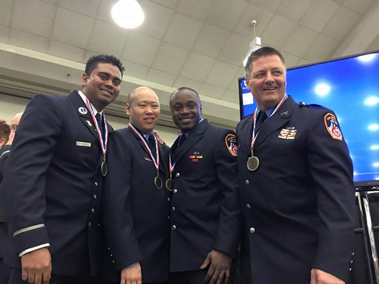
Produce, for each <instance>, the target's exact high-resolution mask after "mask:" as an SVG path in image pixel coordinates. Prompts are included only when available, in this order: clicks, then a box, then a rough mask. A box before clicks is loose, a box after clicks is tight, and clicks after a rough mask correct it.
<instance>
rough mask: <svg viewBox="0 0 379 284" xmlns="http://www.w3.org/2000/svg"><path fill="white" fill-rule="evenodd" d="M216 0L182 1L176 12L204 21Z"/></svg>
mask: <svg viewBox="0 0 379 284" xmlns="http://www.w3.org/2000/svg"><path fill="white" fill-rule="evenodd" d="M213 2H214V0H190V1H188V0H180V2H179V4H178V6H177V8H176V10H177V11H179V12H181V13H183V14H186V15H189V16H191V17H194V18H197V19H200V20H202V21H203V20H204V19H205V17H206V16H207V15H208V13H209V10H210V9H211V7H212V4H213Z"/></svg>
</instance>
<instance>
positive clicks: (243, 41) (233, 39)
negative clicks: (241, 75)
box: [219, 34, 251, 66]
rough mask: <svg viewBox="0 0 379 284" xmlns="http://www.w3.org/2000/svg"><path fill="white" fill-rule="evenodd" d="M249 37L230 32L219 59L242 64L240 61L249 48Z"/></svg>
mask: <svg viewBox="0 0 379 284" xmlns="http://www.w3.org/2000/svg"><path fill="white" fill-rule="evenodd" d="M250 42H251V39H248V38H246V37H244V36H241V35H237V34H232V35H231V36H230V38H229V40H228V42H227V43H226V45H225V47H224V49H223V50H222V52H221V54H220V57H219V59H221V60H223V61H226V62H229V63H232V64H235V65H240V66H242V61H243V60H244V59H245V56H246V54H247V52H248V51H249V48H250Z"/></svg>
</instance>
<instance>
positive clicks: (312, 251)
mask: <svg viewBox="0 0 379 284" xmlns="http://www.w3.org/2000/svg"><path fill="white" fill-rule="evenodd" d="M328 113H329V115H328ZM333 115H334V114H333V112H332V111H331V110H328V109H324V108H311V107H306V106H300V105H298V104H296V103H295V102H294V101H293V99H292V98H291V97H288V99H287V100H286V101H285V102H284V104H283V106H282V107H281V108H280V109H279V110H278V111H277V112H276V113H275V114H274V115H273V116H272V117H271V118H269V119H267V120H266V121H265V122H264V124H263V125H262V128H261V130H260V132H259V134H258V137H257V140H256V143H255V146H254V154H255V155H256V156H257V157H258V158H259V159H260V166H259V168H258V169H257V170H256V171H254V172H250V171H249V170H248V169H247V167H246V162H247V159H248V157H249V156H250V144H251V136H252V130H253V116H252V115H251V116H249V117H247V118H245V119H243V120H242V121H241V122H240V123H239V124H238V126H237V137H238V142H239V144H240V147H239V149H238V170H239V176H240V187H241V203H242V210H243V211H242V212H243V217H244V229H243V231H244V234H243V236H244V240H243V243H242V249H241V251H242V254H243V257H244V258H243V260H247V259H248V258H249V257H248V255H249V253H250V261H251V262H250V265H251V267H250V268H251V269H250V271H248V270H249V265H247V267H246V268H247V270H245V272H252V275H251V278H250V276H247V277H248V278H250V279H251V281H252V282H251V283H252V284H261V283H265V284H277V283H291V284H304V283H309V282H310V272H311V269H312V268H317V269H321V270H323V271H326V272H328V273H331V274H333V275H335V276H337V277H338V278H341V279H343V280H345V281H346V279H347V275H348V270H349V264H350V260H351V253H352V251H353V247H354V220H355V218H354V217H355V215H354V214H355V209H354V194H355V193H354V185H353V178H352V163H351V159H350V156H349V152H348V149H347V146H346V144H345V142H344V141H343V139H342V136H340V137H341V140H338V139H333V138H332V135H331V134H330V133H329V132H328V130H327V128H326V126H329V123H328V122H326V123H325V120H326V118H331V117H332V116H333ZM334 122H336V123H338V122H337V121H336V120H335V121H334ZM337 128H338V124H337ZM337 128H335V129H334V130H335V131H336V132H335V133H336V134H335V137H337V136H338V134H339V133H338V131H337V130H338V129H337ZM247 274H249V273H247Z"/></svg>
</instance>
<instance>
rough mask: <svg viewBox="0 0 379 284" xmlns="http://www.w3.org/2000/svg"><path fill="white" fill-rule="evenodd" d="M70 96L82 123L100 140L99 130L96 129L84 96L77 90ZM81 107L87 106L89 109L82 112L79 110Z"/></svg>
mask: <svg viewBox="0 0 379 284" xmlns="http://www.w3.org/2000/svg"><path fill="white" fill-rule="evenodd" d="M68 98H69V99H70V100H71V102H72V103H73V105H74V107H75V109H77V111H78V115H79V117H80V120H81V121H82V123H83V124H84V125H85V126H86V127H87V129H88V130H89V131H90V132H91V133H92V134H93V135H94V136H95V137H96V139H97V140H99V136H98V134H97V132H96V131H95V130H96V128H95V125H94V123H93V120H92V117H91V114H90V110H89V109H88V108H87V106H86V104H85V103H84V102H83V100H82V98H81V97H80V95H79V94H78V92H77V91H72V92H71V93H70V95H69V96H68ZM80 108H85V109H86V110H87V112H86V113H82V112H80V111H79V109H80Z"/></svg>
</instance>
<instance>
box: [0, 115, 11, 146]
mask: <svg viewBox="0 0 379 284" xmlns="http://www.w3.org/2000/svg"><path fill="white" fill-rule="evenodd" d="M10 133H11V127H10V125H9V124H8V123H7V122H6V121H5V120H0V138H4V140H5V143H4V145H5V144H6V143H7V142H8V140H9V134H10Z"/></svg>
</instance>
